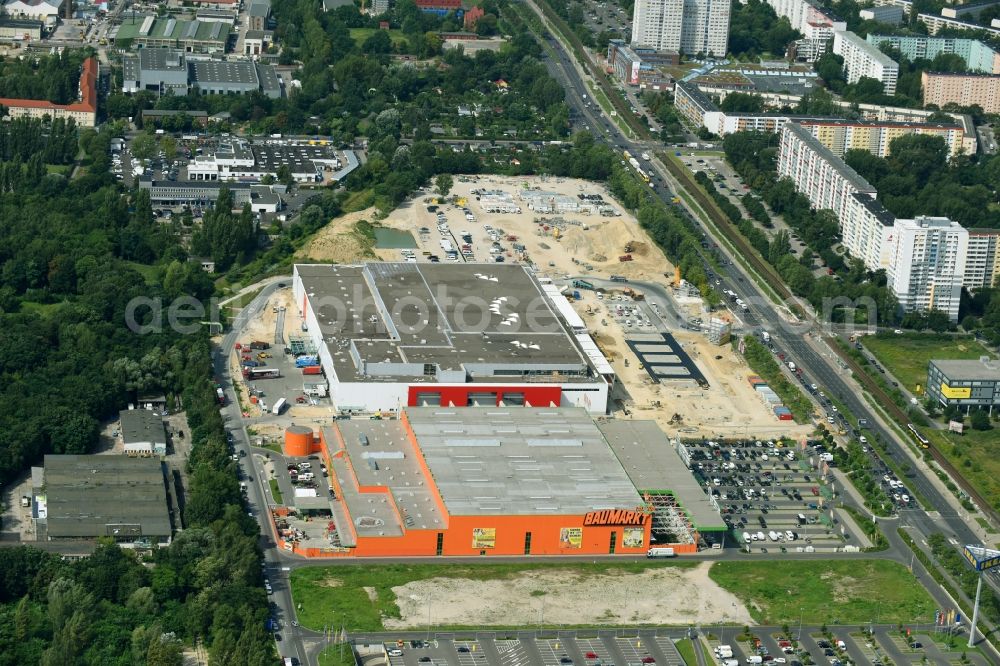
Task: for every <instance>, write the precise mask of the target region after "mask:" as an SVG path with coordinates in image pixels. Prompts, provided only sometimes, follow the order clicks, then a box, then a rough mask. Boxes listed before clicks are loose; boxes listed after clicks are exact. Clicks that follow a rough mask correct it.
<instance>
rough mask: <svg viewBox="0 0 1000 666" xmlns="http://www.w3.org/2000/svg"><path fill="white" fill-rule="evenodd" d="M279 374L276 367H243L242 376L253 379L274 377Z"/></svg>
mask: <svg viewBox="0 0 1000 666" xmlns="http://www.w3.org/2000/svg"><path fill="white" fill-rule="evenodd" d="M280 376H281V371H280V370H278V368H244V369H243V378H244V379H247V380H250V381H253V380H256V379H276V378H277V377H280Z"/></svg>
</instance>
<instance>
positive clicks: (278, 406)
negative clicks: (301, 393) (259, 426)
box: [271, 398, 288, 416]
mask: <svg viewBox="0 0 1000 666" xmlns="http://www.w3.org/2000/svg"><path fill="white" fill-rule="evenodd" d="M286 406H288V401H287V400H285V399H284V398H278V402H276V403H274V406H273V407H271V413H272V414H274V415H275V416H277V415H278V414H281V411H282V410H283V409H284V408H285V407H286Z"/></svg>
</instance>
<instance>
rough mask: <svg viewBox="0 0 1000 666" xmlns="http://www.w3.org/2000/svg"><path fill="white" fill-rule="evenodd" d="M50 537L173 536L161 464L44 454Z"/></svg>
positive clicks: (122, 537) (93, 456)
mask: <svg viewBox="0 0 1000 666" xmlns="http://www.w3.org/2000/svg"><path fill="white" fill-rule="evenodd" d="M44 464H45V496H46V506H47V510H48V534H49V536H50V537H57V538H62V537H100V536H110V537H113V538H119V539H126V538H128V539H133V540H134V539H137V538H139V537H141V536H154V537H169V536H170V516H169V513H168V509H167V492H166V485H165V478H164V470H163V464H162V463H161V462H160V461H159V460H156V459H153V458H129V457H127V456H113V455H107V456H95V455H87V456H77V455H47V456H45V462H44Z"/></svg>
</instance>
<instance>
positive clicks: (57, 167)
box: [45, 164, 73, 176]
mask: <svg viewBox="0 0 1000 666" xmlns="http://www.w3.org/2000/svg"><path fill="white" fill-rule="evenodd" d="M45 171H46V173H57V174H59V175H62V176H69V174H70V172H72V171H73V165H72V164H46V165H45Z"/></svg>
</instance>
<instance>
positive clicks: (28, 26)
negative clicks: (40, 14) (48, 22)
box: [0, 18, 43, 41]
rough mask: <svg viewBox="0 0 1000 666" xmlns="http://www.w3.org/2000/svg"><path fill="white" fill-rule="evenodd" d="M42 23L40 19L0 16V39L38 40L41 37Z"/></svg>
mask: <svg viewBox="0 0 1000 666" xmlns="http://www.w3.org/2000/svg"><path fill="white" fill-rule="evenodd" d="M42 25H43V24H42V22H41V21H31V20H28V19H25V20H17V19H9V18H0V39H14V40H18V41H20V40H23V39H30V40H34V41H38V40H39V39H41V38H42Z"/></svg>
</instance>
